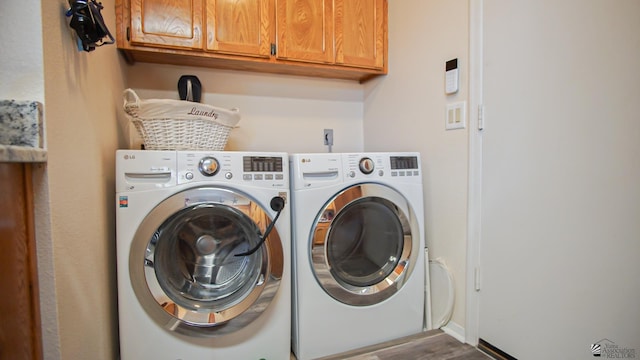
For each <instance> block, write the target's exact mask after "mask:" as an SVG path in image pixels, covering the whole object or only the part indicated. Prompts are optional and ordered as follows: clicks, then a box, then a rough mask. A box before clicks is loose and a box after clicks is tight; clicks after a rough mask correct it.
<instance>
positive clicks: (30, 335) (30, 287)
mask: <svg viewBox="0 0 640 360" xmlns="http://www.w3.org/2000/svg"><path fill="white" fill-rule="evenodd" d="M0 204H1V205H0V274H1V276H0V295H1V296H0V359H11V360H21V359H25V360H27V359H28V360H31V359H42V337H41V330H40V310H39V308H40V307H39V297H38V273H37V265H36V244H35V230H34V219H33V216H34V215H33V187H32V179H31V164H23V163H0Z"/></svg>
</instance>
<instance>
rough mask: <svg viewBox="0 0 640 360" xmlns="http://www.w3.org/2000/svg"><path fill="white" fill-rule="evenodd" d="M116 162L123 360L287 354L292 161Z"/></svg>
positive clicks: (241, 157) (197, 156)
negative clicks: (290, 173)
mask: <svg viewBox="0 0 640 360" xmlns="http://www.w3.org/2000/svg"><path fill="white" fill-rule="evenodd" d="M116 157H117V158H116V193H117V194H116V208H117V210H116V224H117V269H118V308H119V319H120V355H121V358H122V359H123V360H139V359H154V360H156V359H167V360H168V359H171V360H176V359H182V360H187V359H197V360H204V359H255V360H258V359H267V360H272V359H273V360H282V359H288V358H289V355H290V339H291V330H290V329H291V323H290V322H291V276H290V274H291V271H290V259H291V254H290V240H291V239H290V236H291V233H290V231H291V228H290V209H289V208H290V206H289V201H288V194H289V166H288V157H287V155H286V154H284V153H245V152H203V151H140V150H137V151H136V150H118V151H117V152H116Z"/></svg>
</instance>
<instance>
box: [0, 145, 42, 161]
mask: <svg viewBox="0 0 640 360" xmlns="http://www.w3.org/2000/svg"><path fill="white" fill-rule="evenodd" d="M0 162H20V163H42V162H47V150H45V149H42V148H34V147H30V146H17V145H0Z"/></svg>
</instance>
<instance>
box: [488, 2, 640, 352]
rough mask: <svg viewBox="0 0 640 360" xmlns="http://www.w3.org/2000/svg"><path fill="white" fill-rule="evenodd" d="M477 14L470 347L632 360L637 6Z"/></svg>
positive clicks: (520, 7) (638, 198) (552, 6)
mask: <svg viewBox="0 0 640 360" xmlns="http://www.w3.org/2000/svg"><path fill="white" fill-rule="evenodd" d="M484 4H485V6H484V15H485V16H484V35H485V37H484V45H485V49H484V53H485V56H484V85H485V87H484V99H485V106H486V111H485V115H486V127H485V130H483V135H482V136H483V139H482V142H483V144H484V149H483V159H484V163H483V179H482V184H483V189H482V204H483V206H482V239H481V251H480V253H481V257H480V258H481V268H482V290H481V291H480V329H479V335H480V337H481V338H483V339H485V340H487V341H488V342H490V343H492V344H493V345H495V346H497V347H499V348H501V349H502V350H504V351H506V352H507V353H509V354H511V355H513V356H515V357H517V358H519V359H539V358H540V357H541V356H544V357H551V358H566V359H580V358H585V359H586V358H588V357H591V356H592V355H591V352H590V344H592V343H595V342H597V341H599V340H601V339H609V340H610V341H613V342H614V343H615V344H616V345H618V346H619V347H620V348H631V349H635V357H637V356H638V354H639V353H640V306H639V305H638V304H640V281H638V274H640V261H638V254H640V242H639V239H640V222H639V221H638V220H639V219H640V187H639V186H638V184H640V157H639V154H640V141H639V140H640V121H639V117H638V99H640V70H639V69H638V59H640V21H638V19H639V15H640V2H638V1H637V0H618V1H614V2H610V1H601V0H565V1H561V2H558V1H552V0H544V1H527V2H518V3H511V2H505V1H496V0H484ZM542 354H545V355H542ZM604 357H606V356H605V355H604V354H603V358H604Z"/></svg>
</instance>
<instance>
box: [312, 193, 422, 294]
mask: <svg viewBox="0 0 640 360" xmlns="http://www.w3.org/2000/svg"><path fill="white" fill-rule="evenodd" d="M327 213H328V214H331V215H332V216H331V219H327V216H326V214H327ZM322 223H325V226H326V223H329V225H328V229H326V232H325V231H319V228H320V226H321V225H320V226H319V224H322ZM419 233H420V232H419V225H418V219H417V218H416V216H415V213H414V211H413V209H412V208H411V206H410V204H409V202H408V201H407V200H406V199H405V198H404V196H402V194H400V193H399V192H397V191H396V190H394V189H392V188H390V187H388V186H385V185H381V184H376V183H364V184H358V185H355V186H351V187H349V188H347V189H345V190H342V191H341V192H339V193H338V194H336V195H335V196H333V197H332V198H331V199H330V200H329V201H328V202H327V203H326V204H325V205H324V206H323V208H322V209H320V211H319V213H318V215H317V216H316V219H315V221H314V223H313V227H312V229H311V233H310V236H309V241H310V249H311V252H310V257H311V259H310V261H311V264H312V266H313V272H314V275H315V276H316V279H317V280H318V282H319V284H320V285H321V286H322V288H323V289H324V290H325V291H326V292H327V293H328V294H329V295H331V296H332V297H333V298H335V299H336V300H339V301H341V302H343V303H345V304H349V305H357V306H367V305H373V304H376V303H379V302H382V301H384V300H385V299H387V298H389V297H391V296H393V295H394V294H395V293H396V292H397V291H398V290H400V289H401V288H402V286H403V285H404V284H405V282H406V281H407V280H408V278H409V277H410V276H411V273H412V271H413V268H414V267H415V263H416V261H417V258H418V254H419V252H420V251H421V249H420V239H419V238H414V236H417V234H419Z"/></svg>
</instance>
